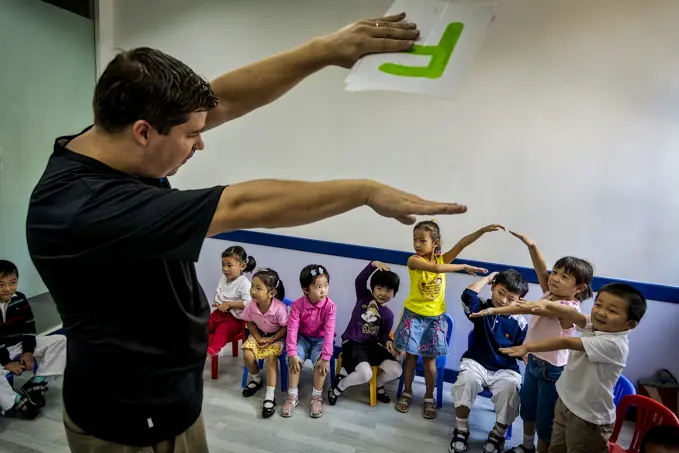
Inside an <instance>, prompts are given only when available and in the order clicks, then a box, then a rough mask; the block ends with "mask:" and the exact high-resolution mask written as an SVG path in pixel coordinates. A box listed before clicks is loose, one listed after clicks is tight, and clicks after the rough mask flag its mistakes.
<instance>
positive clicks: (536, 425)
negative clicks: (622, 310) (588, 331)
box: [492, 231, 594, 453]
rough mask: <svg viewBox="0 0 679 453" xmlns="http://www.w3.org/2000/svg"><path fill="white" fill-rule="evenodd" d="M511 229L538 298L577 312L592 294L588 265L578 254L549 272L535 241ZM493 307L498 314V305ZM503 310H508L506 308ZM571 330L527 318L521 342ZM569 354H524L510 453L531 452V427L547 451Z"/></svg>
mask: <svg viewBox="0 0 679 453" xmlns="http://www.w3.org/2000/svg"><path fill="white" fill-rule="evenodd" d="M510 233H511V234H513V235H514V236H516V237H517V238H519V239H520V240H521V241H522V242H523V243H524V244H525V245H526V246H528V250H529V252H530V257H531V260H532V261H533V267H534V268H535V272H536V274H537V277H538V281H539V283H540V288H541V289H542V291H543V292H544V294H543V295H542V299H545V300H551V301H552V302H559V303H565V304H566V305H568V306H570V307H572V308H573V309H575V310H578V311H579V310H580V302H582V301H585V300H587V299H589V298H590V297H592V288H591V287H590V284H591V283H592V277H593V276H594V268H593V267H592V265H591V264H590V263H589V262H587V261H585V260H582V259H580V258H575V257H572V256H567V257H564V258H561V259H559V260H558V261H557V262H556V264H554V268H553V269H552V272H551V273H550V272H548V271H547V264H546V263H545V260H544V258H543V257H542V254H541V253H540V250H539V249H538V247H537V245H536V244H535V242H533V241H532V240H531V239H529V238H528V237H526V236H524V235H523V234H519V233H516V232H513V231H510ZM507 308H509V307H507ZM492 310H500V312H502V310H503V308H500V309H492ZM510 310H511V308H510ZM502 313H504V314H506V313H511V311H509V312H502ZM575 333H576V329H575V328H574V327H573V323H572V322H570V321H568V320H561V319H557V318H546V317H541V316H531V320H530V323H529V324H528V333H527V334H526V340H525V341H526V342H528V343H532V342H536V341H541V340H544V339H547V338H552V337H562V338H568V337H572V336H573V335H575ZM568 355H569V352H568V351H566V350H556V351H542V352H534V353H530V354H528V358H527V362H526V371H525V373H524V376H523V384H522V385H521V410H520V415H521V418H522V419H523V433H524V434H523V443H522V444H521V445H519V446H518V447H515V448H514V449H513V453H532V452H534V451H535V446H534V441H535V433H536V431H537V435H538V453H547V451H548V450H549V442H550V440H551V439H552V425H553V423H554V406H555V405H556V400H557V398H558V395H557V393H556V386H555V384H556V381H557V379H559V376H561V373H562V372H563V369H564V366H565V365H566V363H567V362H568Z"/></svg>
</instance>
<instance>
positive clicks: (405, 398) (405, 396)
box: [396, 392, 413, 414]
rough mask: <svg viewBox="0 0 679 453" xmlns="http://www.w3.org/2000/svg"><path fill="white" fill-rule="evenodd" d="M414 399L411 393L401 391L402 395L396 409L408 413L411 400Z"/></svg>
mask: <svg viewBox="0 0 679 453" xmlns="http://www.w3.org/2000/svg"><path fill="white" fill-rule="evenodd" d="M412 399H413V395H411V394H410V393H406V392H403V393H401V396H400V397H399V398H398V402H397V403H396V410H397V411H399V412H401V413H403V414H405V413H407V412H408V411H409V410H410V402H411V401H412Z"/></svg>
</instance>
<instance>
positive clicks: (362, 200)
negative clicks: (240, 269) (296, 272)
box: [208, 179, 467, 236]
mask: <svg viewBox="0 0 679 453" xmlns="http://www.w3.org/2000/svg"><path fill="white" fill-rule="evenodd" d="M360 206H369V207H370V208H372V209H373V210H374V211H375V212H377V213H378V214H379V215H382V216H384V217H390V218H395V219H397V220H398V221H400V222H402V223H404V224H407V225H410V224H413V223H415V216H416V215H435V214H461V213H463V212H465V211H466V210H467V208H466V206H461V205H458V204H454V203H438V202H432V201H427V200H423V199H422V198H420V197H418V196H416V195H412V194H409V193H407V192H402V191H400V190H397V189H394V188H392V187H389V186H386V185H384V184H380V183H377V182H374V181H368V180H337V181H326V182H302V181H280V180H273V179H262V180H257V181H249V182H243V183H239V184H234V185H232V186H229V187H226V188H225V189H224V190H223V191H222V193H221V197H220V199H219V202H218V205H217V209H216V211H215V213H214V215H213V217H212V222H211V223H210V227H209V229H208V236H212V235H214V234H217V233H221V232H224V231H230V230H237V229H246V228H280V227H291V226H296V225H305V224H308V223H313V222H316V221H318V220H322V219H325V218H328V217H332V216H335V215H338V214H341V213H344V212H347V211H350V210H352V209H355V208H358V207H360Z"/></svg>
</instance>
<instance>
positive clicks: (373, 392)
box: [335, 352, 380, 406]
mask: <svg viewBox="0 0 679 453" xmlns="http://www.w3.org/2000/svg"><path fill="white" fill-rule="evenodd" d="M371 368H372V371H373V375H372V377H371V378H370V405H371V406H376V405H377V376H378V375H379V374H380V367H378V366H373V367H371ZM341 370H342V353H341V352H340V355H339V357H338V358H337V369H336V371H335V375H336V376H339V374H340V371H341Z"/></svg>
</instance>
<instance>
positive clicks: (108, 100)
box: [27, 14, 466, 453]
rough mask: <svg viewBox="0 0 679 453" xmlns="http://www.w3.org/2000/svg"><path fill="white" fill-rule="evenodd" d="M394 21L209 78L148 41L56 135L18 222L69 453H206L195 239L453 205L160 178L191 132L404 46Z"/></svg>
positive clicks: (370, 23)
mask: <svg viewBox="0 0 679 453" xmlns="http://www.w3.org/2000/svg"><path fill="white" fill-rule="evenodd" d="M404 17H405V14H401V15H398V16H391V17H385V18H382V19H378V20H365V21H360V22H357V23H355V24H352V25H350V26H348V27H345V28H343V29H341V30H339V31H336V32H334V33H332V34H330V35H327V36H323V37H319V38H316V39H314V40H312V41H310V42H308V43H307V44H305V45H303V46H301V47H299V48H297V49H294V50H291V51H288V52H285V53H282V54H279V55H276V56H274V57H271V58H268V59H266V60H263V61H260V62H258V63H254V64H251V65H249V66H246V67H243V68H241V69H238V70H235V71H233V72H230V73H227V74H224V75H222V76H221V77H218V78H217V79H216V80H213V81H212V82H211V83H210V84H208V83H207V82H205V81H204V80H203V79H201V78H200V77H198V76H197V75H196V74H195V73H194V72H193V71H191V69H189V68H188V67H187V66H186V65H184V64H183V63H181V62H180V61H178V60H176V59H174V58H172V57H170V56H168V55H165V54H163V53H162V52H159V51H157V50H153V49H146V48H142V49H136V50H132V51H129V52H123V53H121V54H119V55H118V56H117V57H116V58H115V59H114V60H113V61H112V62H111V63H110V64H109V65H108V67H107V68H106V70H105V71H104V73H103V74H102V75H101V77H100V79H99V81H98V82H97V87H96V90H95V94H94V117H95V119H94V125H93V126H92V127H91V128H88V129H87V130H86V131H84V132H82V133H81V134H79V135H77V136H73V137H61V138H58V139H57V140H56V142H55V144H54V153H53V154H52V156H51V157H50V159H49V163H48V165H47V169H46V170H45V173H44V174H43V176H42V178H41V180H40V181H39V183H38V184H37V186H36V188H35V190H34V192H33V194H32V197H31V200H30V207H29V212H28V218H27V235H28V246H29V251H30V254H31V258H32V260H33V262H34V264H35V266H36V268H37V269H38V272H39V273H40V275H41V277H42V278H43V280H44V282H45V284H46V285H47V287H48V289H49V290H50V292H51V294H52V297H53V298H54V300H55V302H56V304H57V307H58V309H59V312H60V314H61V317H62V320H63V324H64V328H65V329H66V331H67V332H68V357H67V366H66V373H65V379H64V392H63V393H64V409H65V411H64V424H65V426H66V433H67V437H68V441H69V444H70V446H71V449H72V451H74V452H81V451H87V452H108V451H121V450H120V448H122V447H121V445H127V446H132V448H130V449H126V450H125V451H135V452H136V451H142V450H141V447H148V446H153V448H154V451H169V452H172V451H174V452H188V451H190V452H191V453H201V452H207V451H208V448H207V442H206V439H205V430H204V426H203V421H202V417H201V406H202V397H203V388H202V385H203V383H202V373H203V365H204V361H205V353H206V350H207V323H208V315H209V311H210V310H209V306H208V303H207V300H206V297H205V294H204V293H203V290H202V288H201V287H200V285H199V284H198V279H197V277H196V271H195V268H194V262H195V261H196V260H197V259H198V255H199V252H200V248H201V245H202V243H203V240H204V238H205V237H209V236H211V235H214V234H215V233H219V232H223V231H229V230H235V229H242V228H255V227H264V228H276V227H286V226H293V225H302V224H307V223H311V222H315V221H318V220H321V219H324V218H327V217H331V216H334V215H337V214H340V213H343V212H346V211H349V210H351V209H354V208H357V207H359V206H363V205H367V206H369V207H371V208H372V209H373V210H374V211H375V212H377V213H378V214H380V215H382V216H385V217H393V218H395V219H397V220H399V221H401V222H403V223H406V224H411V223H413V222H414V220H415V217H414V216H415V215H435V214H457V213H462V212H465V211H466V207H464V206H460V205H457V204H449V203H436V202H430V201H426V200H423V199H421V198H419V197H417V196H415V195H411V194H409V193H405V192H401V191H399V190H396V189H393V188H391V187H388V186H385V185H382V184H379V183H376V182H373V181H364V180H347V181H330V182H319V183H308V182H293V181H276V180H259V181H250V182H245V183H240V184H234V185H231V186H228V187H223V186H220V187H213V188H209V189H200V190H182V191H180V190H173V189H171V188H170V187H169V185H168V183H167V181H166V179H165V178H166V177H167V176H170V175H173V174H175V173H176V172H177V170H178V169H179V167H181V166H182V165H183V164H185V163H186V161H187V160H188V159H189V158H191V156H192V155H193V153H194V152H195V150H200V149H203V141H202V138H201V133H202V132H204V131H205V130H208V129H211V128H214V127H216V126H218V125H220V124H222V123H224V122H226V121H229V120H232V119H234V118H237V117H240V116H242V115H244V114H246V113H248V112H250V111H252V110H254V109H256V108H258V107H261V106H263V105H266V104H268V103H269V102H272V101H274V100H275V99H277V98H278V97H280V96H281V95H283V94H284V93H285V92H287V91H288V90H289V89H291V88H292V87H293V86H295V85H296V84H297V83H298V82H300V81H301V80H302V79H304V78H305V77H306V76H308V75H310V74H312V73H313V72H315V71H317V70H320V69H321V68H323V67H326V66H329V65H338V66H343V67H351V66H352V65H353V64H354V63H355V62H356V60H357V59H359V58H360V57H361V56H363V55H365V54H367V53H371V52H386V51H401V50H406V49H409V48H411V47H412V45H413V41H414V40H415V39H416V38H417V36H418V34H419V32H418V30H417V28H416V27H415V26H414V25H412V24H407V23H405V22H402V19H404ZM161 180H162V181H161ZM135 447H137V448H135ZM143 451H147V450H143Z"/></svg>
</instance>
